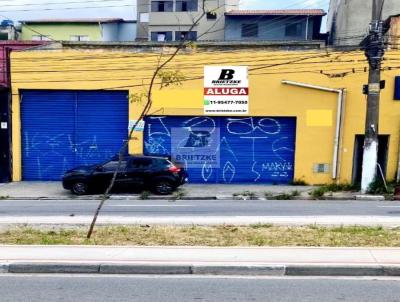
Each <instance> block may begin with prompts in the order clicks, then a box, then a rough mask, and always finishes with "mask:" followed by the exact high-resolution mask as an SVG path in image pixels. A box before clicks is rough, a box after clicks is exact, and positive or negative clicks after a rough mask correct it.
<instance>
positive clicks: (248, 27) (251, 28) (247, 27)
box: [242, 23, 258, 38]
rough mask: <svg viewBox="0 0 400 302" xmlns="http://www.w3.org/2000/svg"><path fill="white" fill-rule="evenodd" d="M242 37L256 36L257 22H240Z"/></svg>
mask: <svg viewBox="0 0 400 302" xmlns="http://www.w3.org/2000/svg"><path fill="white" fill-rule="evenodd" d="M242 37H243V38H254V37H258V24H257V23H251V24H242Z"/></svg>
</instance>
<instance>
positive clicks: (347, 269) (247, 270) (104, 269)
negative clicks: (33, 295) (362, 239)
mask: <svg viewBox="0 0 400 302" xmlns="http://www.w3.org/2000/svg"><path fill="white" fill-rule="evenodd" d="M0 273H1V274H8V273H10V274H107V275H110V274H130V275H216V276H229V275H230V276H233V275H238V276H275V277H276V276H278V277H284V276H291V277H293V276H302V277H304V276H328V277H329V276H344V277H362V276H365V277H400V265H365V266H362V265H237V266H236V265H206V264H205V265H190V264H187V265H162V264H159V265H147V264H121V263H99V264H88V263H51V262H49V263H10V264H0Z"/></svg>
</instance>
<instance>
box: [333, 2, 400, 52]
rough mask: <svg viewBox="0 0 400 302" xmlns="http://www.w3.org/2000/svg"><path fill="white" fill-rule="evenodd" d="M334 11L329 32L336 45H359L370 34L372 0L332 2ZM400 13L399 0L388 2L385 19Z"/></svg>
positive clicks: (384, 11)
mask: <svg viewBox="0 0 400 302" xmlns="http://www.w3.org/2000/svg"><path fill="white" fill-rule="evenodd" d="M331 2H332V3H331V7H330V8H332V9H334V8H336V10H337V11H336V12H335V11H334V10H333V11H331V12H330V13H329V17H328V31H329V32H331V33H333V36H331V37H330V39H331V42H332V44H334V45H358V44H359V43H360V42H361V41H362V39H363V38H364V37H365V35H366V34H367V33H368V26H369V23H370V22H371V18H372V0H367V1H366V0H347V1H344V0H341V1H339V0H331ZM399 13H400V4H399V1H398V0H386V1H385V5H384V8H383V19H384V20H385V19H386V18H388V17H389V16H391V15H397V14H399Z"/></svg>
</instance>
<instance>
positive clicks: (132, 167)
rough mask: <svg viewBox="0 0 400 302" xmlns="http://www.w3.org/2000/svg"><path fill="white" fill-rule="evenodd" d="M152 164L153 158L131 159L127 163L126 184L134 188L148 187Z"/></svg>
mask: <svg viewBox="0 0 400 302" xmlns="http://www.w3.org/2000/svg"><path fill="white" fill-rule="evenodd" d="M152 163H153V162H152V159H151V158H143V157H134V158H131V159H130V160H129V161H128V163H127V167H126V173H125V178H126V179H125V180H124V183H126V184H127V183H129V184H130V185H132V186H144V185H147V183H146V182H147V179H148V178H149V176H150V175H151V173H152Z"/></svg>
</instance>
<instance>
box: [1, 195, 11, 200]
mask: <svg viewBox="0 0 400 302" xmlns="http://www.w3.org/2000/svg"><path fill="white" fill-rule="evenodd" d="M9 198H10V196H8V195H7V196H0V200H6V199H9Z"/></svg>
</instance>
